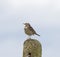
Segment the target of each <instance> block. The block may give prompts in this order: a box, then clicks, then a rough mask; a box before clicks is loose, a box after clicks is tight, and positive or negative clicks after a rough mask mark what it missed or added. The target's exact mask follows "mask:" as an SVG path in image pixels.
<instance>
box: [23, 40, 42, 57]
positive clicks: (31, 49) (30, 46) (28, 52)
mask: <svg viewBox="0 0 60 57" xmlns="http://www.w3.org/2000/svg"><path fill="white" fill-rule="evenodd" d="M23 57H42V46H41V43H40V42H39V41H38V40H36V39H27V40H26V41H25V42H24V45H23Z"/></svg>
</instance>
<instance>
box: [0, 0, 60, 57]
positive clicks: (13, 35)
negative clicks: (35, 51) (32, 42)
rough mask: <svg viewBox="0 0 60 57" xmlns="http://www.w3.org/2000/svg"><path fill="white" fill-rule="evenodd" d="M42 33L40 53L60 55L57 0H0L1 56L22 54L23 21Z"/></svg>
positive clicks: (47, 56)
mask: <svg viewBox="0 0 60 57" xmlns="http://www.w3.org/2000/svg"><path fill="white" fill-rule="evenodd" d="M25 22H29V23H30V24H31V26H33V28H34V29H35V30H36V32H37V33H38V34H40V35H41V36H40V37H39V36H36V35H35V36H32V38H33V39H37V40H39V41H40V42H41V44H42V57H60V0H0V57H22V56H23V43H24V41H25V40H26V39H27V35H26V34H25V33H24V25H23V23H25Z"/></svg>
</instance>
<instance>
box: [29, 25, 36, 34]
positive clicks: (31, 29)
mask: <svg viewBox="0 0 60 57" xmlns="http://www.w3.org/2000/svg"><path fill="white" fill-rule="evenodd" d="M29 29H30V31H32V32H33V34H36V32H35V30H34V29H33V28H32V27H31V26H30V27H29Z"/></svg>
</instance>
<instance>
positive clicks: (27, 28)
mask: <svg viewBox="0 0 60 57" xmlns="http://www.w3.org/2000/svg"><path fill="white" fill-rule="evenodd" d="M24 25H25V27H24V32H25V34H27V35H28V36H31V35H38V36H40V35H39V34H37V33H36V31H35V30H34V29H33V28H32V26H31V25H30V24H29V23H24Z"/></svg>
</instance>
